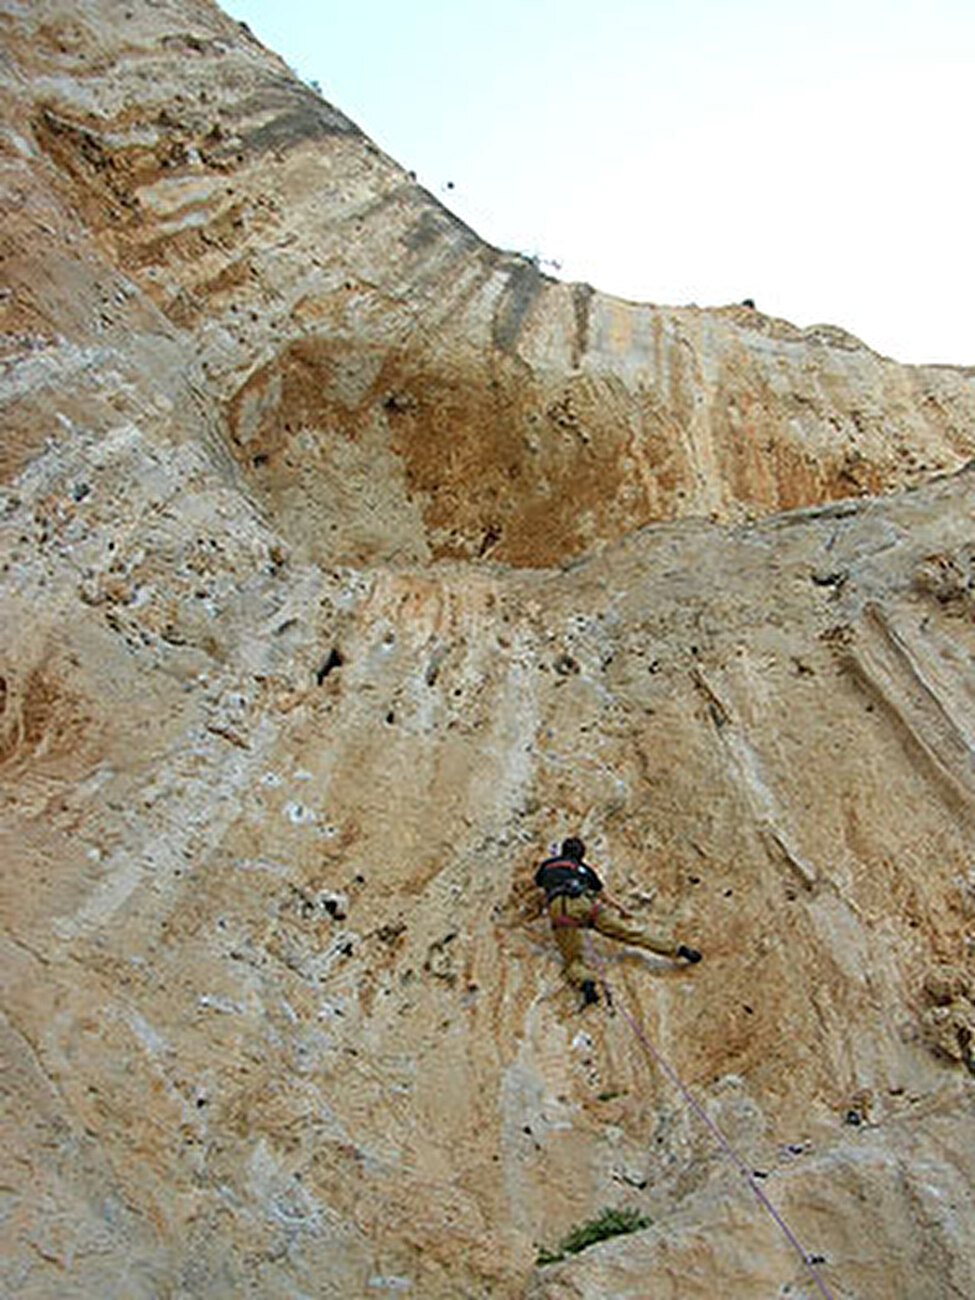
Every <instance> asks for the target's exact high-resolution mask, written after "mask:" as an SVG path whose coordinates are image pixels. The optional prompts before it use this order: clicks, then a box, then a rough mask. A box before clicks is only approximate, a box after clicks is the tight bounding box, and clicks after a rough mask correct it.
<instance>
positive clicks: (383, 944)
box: [0, 0, 975, 1300]
mask: <svg viewBox="0 0 975 1300" xmlns="http://www.w3.org/2000/svg"><path fill="white" fill-rule="evenodd" d="M0 48H2V58H0V98H2V128H0V186H2V202H3V211H4V221H3V227H2V232H0V272H2V284H3V287H2V289H0V330H2V335H0V346H2V355H0V400H2V403H3V411H4V420H3V441H2V447H0V480H2V497H0V538H2V542H0V571H2V588H0V613H2V629H3V635H2V643H0V837H2V864H3V871H2V912H0V957H2V978H3V1014H2V1017H0V1035H2V1065H3V1071H2V1074H0V1086H2V1097H3V1114H4V1119H3V1134H2V1136H3V1151H4V1161H3V1164H4V1171H3V1177H2V1181H0V1208H2V1216H0V1224H2V1226H0V1243H2V1245H0V1289H2V1290H3V1292H4V1293H5V1294H8V1295H11V1296H13V1295H16V1296H18V1297H21V1298H23V1300H41V1298H42V1297H43V1298H47V1297H52V1296H59V1297H74V1296H77V1297H99V1298H103V1297H104V1298H106V1300H107V1298H110V1297H118V1298H119V1300H121V1298H122V1297H125V1298H126V1300H130V1298H134V1297H146V1298H149V1297H153V1298H155V1297H170V1296H171V1297H224V1296H226V1297H230V1296H261V1297H282V1298H283V1297H302V1296H306V1297H311V1296H314V1297H343V1298H346V1297H359V1296H362V1297H369V1296H381V1295H385V1294H397V1295H398V1294H404V1295H410V1296H416V1297H422V1298H423V1300H440V1298H441V1297H442V1298H443V1300H456V1298H457V1297H471V1298H472V1300H473V1298H475V1297H476V1298H477V1300H481V1298H482V1297H516V1296H517V1297H526V1298H528V1297H531V1298H532V1300H569V1298H579V1300H596V1298H597V1297H610V1296H611V1297H621V1298H623V1297H632V1298H634V1300H635V1298H636V1297H641V1298H643V1297H653V1298H654V1300H671V1298H676V1297H680V1300H693V1298H694V1297H701V1298H702V1300H703V1297H709V1298H711V1297H715V1296H720V1297H735V1298H736V1300H752V1298H754V1300H759V1298H761V1300H768V1298H769V1297H773V1296H776V1297H786V1296H788V1297H791V1300H798V1298H799V1297H807V1298H808V1297H811V1296H813V1295H819V1294H821V1293H823V1292H824V1289H825V1293H826V1294H829V1295H832V1296H833V1297H835V1298H836V1300H840V1297H843V1298H844V1300H854V1297H855V1298H856V1300H892V1298H893V1297H899V1298H905V1300H906V1298H907V1297H910V1300H944V1298H945V1297H949V1296H958V1297H964V1296H971V1295H972V1294H975V1260H973V1254H972V1249H971V1242H972V1239H973V1236H975V1211H973V1205H972V1198H971V1187H972V1182H973V1179H975V1154H973V1153H975V1127H973V1097H975V1091H973V1089H975V1079H973V1077H972V1074H973V1070H975V1062H973V1055H972V1030H973V1027H975V1002H973V997H975V865H973V823H975V756H973V753H975V751H973V745H975V690H973V686H972V658H973V654H975V629H973V618H975V530H973V509H972V499H973V498H972V491H973V484H975V479H973V474H975V471H973V469H972V468H970V467H969V462H970V458H971V457H972V455H973V451H975V371H973V370H963V369H958V368H949V367H934V366H929V367H909V366H902V365H898V364H896V363H895V362H893V361H891V360H888V359H886V358H884V357H881V356H878V355H877V354H876V353H874V352H872V351H871V350H870V349H869V348H868V347H866V346H865V345H864V344H862V343H860V342H859V341H858V340H856V339H854V338H851V337H850V336H849V335H847V334H845V333H843V332H842V331H841V330H838V329H834V328H829V327H825V326H823V327H815V328H812V329H806V330H800V329H796V328H794V327H793V326H791V325H788V324H787V323H785V322H784V321H780V320H773V319H770V318H768V317H766V316H764V315H762V314H761V313H760V312H757V311H753V310H750V309H747V308H745V307H727V308H721V309H716V310H700V309H697V308H662V307H656V306H649V305H638V304H633V303H628V302H622V301H620V300H618V299H614V298H609V297H606V296H604V295H601V294H599V293H597V292H595V291H594V290H592V289H590V288H589V287H588V286H586V285H578V284H576V285H569V284H562V283H559V282H557V281H555V280H552V279H549V278H548V277H546V276H545V275H542V274H540V273H539V271H538V269H537V268H536V267H535V266H534V265H532V264H531V263H530V262H528V261H526V260H525V259H524V258H521V257H518V256H515V255H514V254H510V253H503V252H499V251H498V250H496V249H493V248H490V247H488V246H487V245H486V244H484V243H483V242H482V241H481V240H480V239H479V238H478V237H477V236H476V235H475V234H474V233H473V232H471V231H470V230H469V229H467V228H466V227H465V226H464V225H462V224H461V223H460V222H459V221H458V220H457V219H456V218H455V217H453V216H452V215H451V214H450V213H449V212H448V211H447V210H445V209H444V208H443V207H442V206H440V205H439V204H438V203H437V202H436V201H435V200H434V199H433V198H431V196H430V195H429V194H427V193H426V192H425V191H424V190H423V189H422V188H420V187H419V186H418V185H417V184H416V183H414V182H413V181H412V180H411V179H410V178H409V176H408V175H407V174H406V173H405V172H404V171H403V170H402V169H401V168H400V167H399V166H398V165H397V164H395V163H394V162H393V161H391V160H390V159H389V158H387V157H385V156H384V155H383V154H382V153H381V152H380V151H379V149H377V148H376V146H375V145H374V144H373V143H372V142H371V141H370V140H368V139H367V138H366V137H365V136H364V135H363V134H362V133H361V132H360V131H359V130H357V128H356V127H355V126H354V125H353V123H351V122H350V121H349V120H348V119H347V118H345V117H344V116H343V115H342V113H341V112H339V111H338V110H337V109H335V108H333V107H331V106H330V105H329V104H328V103H326V102H325V101H324V100H323V99H322V98H321V97H320V96H319V95H318V94H316V93H314V92H313V91H312V90H311V89H309V88H308V87H306V86H305V85H303V84H302V83H301V82H300V81H298V80H297V79H296V78H295V77H294V76H292V75H291V74H290V73H289V71H288V69H287V68H286V67H285V66H284V64H283V63H282V62H281V61H280V60H279V59H278V58H276V57H275V56H274V55H273V54H271V53H270V52H269V51H267V50H266V49H264V48H263V47H262V46H261V45H260V44H259V43H258V42H257V41H256V40H255V39H254V38H253V36H252V35H251V34H250V33H249V32H248V31H247V30H246V28H243V27H241V26H240V25H238V24H236V23H234V22H232V21H231V20H230V19H229V18H228V17H226V16H225V15H224V14H222V13H221V12H220V11H219V10H218V9H217V8H216V7H214V6H213V5H212V4H211V3H209V0H75V3H72V4H70V5H69V4H65V3H63V0H62V2H61V3H55V2H54V0H30V3H26V2H24V0H0ZM568 833H581V834H583V835H584V836H585V838H586V839H587V840H588V841H589V843H590V848H591V857H592V860H593V861H594V862H595V863H596V864H597V865H598V866H599V867H600V868H601V869H602V870H603V871H604V872H605V875H606V878H607V881H608V883H609V885H610V887H611V889H612V890H613V892H614V893H615V894H616V895H617V896H618V897H620V898H621V899H622V900H623V901H624V902H625V903H626V904H627V905H628V906H629V907H631V908H632V909H633V910H636V911H638V912H639V913H640V914H641V915H644V916H647V917H650V916H652V917H654V918H655V919H656V920H657V921H658V922H659V923H660V924H661V925H669V926H670V927H672V929H673V930H674V932H675V933H677V934H678V935H679V936H681V937H683V938H685V939H686V940H687V941H688V942H693V943H696V944H699V945H700V947H701V948H702V949H703V950H704V953H705V960H704V961H703V963H702V964H701V965H700V966H697V967H694V968H693V969H687V968H683V969H682V968H678V967H676V966H672V965H671V964H670V963H667V962H665V961H656V960H653V959H650V958H647V957H646V956H644V955H641V954H639V953H636V952H633V951H629V950H626V949H622V948H619V947H613V946H612V945H609V944H607V943H605V942H603V941H600V940H594V941H593V948H594V950H595V951H596V952H597V953H598V954H599V955H600V957H601V960H602V961H603V963H604V965H603V970H604V972H605V974H606V978H607V980H608V983H609V985H610V987H611V989H612V993H613V1005H612V1006H611V1007H609V1006H606V1005H605V1003H604V1004H603V1005H601V1006H600V1007H599V1008H598V1009H591V1010H589V1011H587V1012H586V1013H585V1014H584V1015H583V1014H580V1012H579V1010H578V1000H577V997H576V995H575V994H574V993H573V992H571V991H570V990H569V989H567V988H566V987H565V984H564V982H563V980H562V978H561V973H560V970H559V965H558V961H557V958H556V955H555V950H554V945H553V943H552V941H551V937H550V936H549V934H548V933H547V929H546V924H545V922H544V920H543V919H538V918H537V917H533V915H532V908H531V902H532V895H533V891H532V889H531V887H530V884H529V882H530V878H531V872H532V870H533V867H534V865H535V863H536V862H537V861H538V858H539V857H540V856H541V855H542V854H543V853H545V852H546V851H547V849H548V846H549V845H550V844H551V843H552V842H553V840H555V839H557V838H558V837H560V836H562V835H563V834H568ZM633 1023H635V1024H636V1025H637V1026H639V1027H640V1029H641V1032H642V1033H643V1034H645V1035H646V1036H647V1039H648V1041H649V1042H650V1043H651V1044H652V1045H653V1048H654V1049H655V1050H656V1051H657V1052H659V1053H661V1054H662V1057H663V1059H664V1060H665V1061H666V1062H667V1064H668V1065H669V1066H670V1067H671V1068H672V1069H674V1070H676V1072H677V1074H678V1076H679V1077H680V1079H681V1080H683V1081H684V1083H685V1084H686V1086H687V1087H688V1088H689V1089H690V1092H691V1094H692V1095H693V1096H694V1098H695V1099H697V1101H698V1102H699V1104H700V1105H701V1106H702V1107H703V1108H704V1110H705V1111H706V1113H707V1115H708V1116H709V1117H710V1118H711V1119H712V1120H713V1121H714V1122H716V1123H717V1124H718V1126H719V1128H720V1130H721V1131H722V1133H723V1134H725V1135H726V1137H727V1139H728V1140H729V1141H730V1143H731V1145H732V1147H733V1148H734V1150H735V1151H736V1153H737V1154H738V1155H739V1156H740V1158H741V1159H742V1160H743V1161H744V1162H745V1163H746V1165H747V1167H748V1169H749V1170H752V1171H755V1172H754V1174H753V1185H754V1186H760V1187H761V1189H762V1190H763V1191H764V1192H765V1194H766V1195H767V1196H768V1198H769V1200H770V1201H771V1202H772V1203H773V1204H774V1206H775V1207H776V1208H777V1210H778V1211H779V1212H780V1213H781V1214H782V1215H783V1216H784V1217H785V1220H786V1221H787V1223H788V1225H789V1226H790V1228H791V1229H792V1231H793V1232H794V1233H795V1234H796V1235H797V1237H798V1239H799V1241H800V1242H801V1248H802V1249H803V1250H805V1251H807V1252H808V1253H809V1256H810V1264H811V1267H809V1266H807V1265H806V1264H804V1263H803V1260H802V1259H800V1257H799V1255H798V1254H797V1253H796V1251H795V1250H794V1249H793V1247H792V1245H790V1243H789V1241H788V1240H787V1239H786V1238H785V1236H784V1235H783V1234H782V1232H781V1231H780V1230H779V1229H778V1227H777V1226H776V1224H775V1222H774V1221H773V1220H772V1218H771V1217H770V1216H769V1214H768V1213H767V1212H766V1210H765V1209H764V1208H763V1206H762V1205H761V1204H760V1203H759V1201H758V1200H757V1199H756V1197H755V1195H754V1194H753V1190H752V1187H750V1186H749V1184H748V1183H747V1182H746V1181H745V1180H744V1179H743V1178H742V1176H741V1174H740V1172H739V1171H738V1170H737V1169H736V1167H735V1166H734V1165H733V1164H732V1163H731V1161H730V1160H729V1159H728V1158H727V1156H726V1153H725V1152H724V1151H723V1150H722V1149H721V1148H720V1147H719V1146H718V1145H717V1144H716V1142H715V1140H714V1138H713V1135H712V1134H711V1132H710V1131H709V1130H708V1128H707V1127H706V1126H705V1125H704V1124H703V1123H702V1122H701V1120H700V1118H699V1116H697V1115H696V1114H695V1113H694V1112H693V1110H692V1109H690V1108H689V1106H688V1105H687V1104H686V1102H685V1099H684V1098H683V1096H682V1095H681V1093H680V1092H679V1091H678V1090H677V1088H676V1087H675V1086H674V1084H673V1082H672V1081H671V1079H670V1078H669V1077H668V1076H667V1074H666V1073H665V1072H664V1071H663V1070H662V1069H661V1068H659V1067H658V1064H657V1062H656V1060H655V1059H654V1057H653V1056H652V1054H651V1053H649V1052H648V1051H647V1049H646V1048H645V1046H644V1045H643V1044H642V1043H641V1041H640V1040H639V1038H638V1037H637V1036H636V1035H635V1033H634V1032H633V1031H632V1025H633ZM755 1180H758V1181H755ZM606 1207H611V1208H616V1209H618V1210H620V1211H632V1212H633V1214H634V1215H635V1216H638V1217H637V1218H635V1219H634V1222H638V1223H641V1224H643V1225H644V1226H642V1227H640V1228H639V1229H638V1230H637V1231H633V1232H628V1233H626V1234H625V1235H620V1236H616V1237H613V1238H612V1239H610V1240H606V1241H603V1242H600V1243H598V1244H595V1245H591V1246H590V1247H589V1248H588V1249H586V1250H584V1251H582V1252H581V1253H578V1254H569V1255H567V1256H565V1257H564V1258H562V1259H560V1260H558V1261H557V1262H554V1263H549V1264H540V1263H537V1262H536V1261H537V1260H538V1259H539V1257H540V1253H541V1252H548V1253H547V1254H545V1253H541V1258H543V1259H546V1258H550V1257H551V1255H552V1254H558V1250H557V1247H558V1245H559V1243H560V1242H561V1241H562V1240H563V1239H564V1238H565V1237H566V1235H567V1234H568V1233H569V1231H570V1230H571V1229H572V1228H574V1227H577V1226H578V1225H580V1224H583V1223H586V1222H588V1221H590V1220H592V1219H593V1218H595V1217H596V1216H597V1215H598V1214H599V1212H600V1211H601V1210H602V1209H604V1208H606ZM811 1268H814V1269H815V1270H816V1271H815V1274H814V1273H813V1272H812V1271H811Z"/></svg>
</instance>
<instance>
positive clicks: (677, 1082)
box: [596, 957, 834, 1300]
mask: <svg viewBox="0 0 975 1300" xmlns="http://www.w3.org/2000/svg"><path fill="white" fill-rule="evenodd" d="M596 960H597V961H598V962H599V964H600V965H602V964H603V963H602V959H601V958H599V957H597V958H596ZM600 983H601V984H602V986H603V992H604V994H605V995H606V997H607V1001H609V1000H610V997H611V991H610V987H609V984H608V983H607V982H606V977H605V976H604V975H601V976H600ZM614 1005H615V1004H614ZM620 1010H621V1011H622V1013H623V1018H624V1020H626V1022H627V1023H628V1024H629V1026H630V1028H631V1029H632V1030H633V1032H634V1033H635V1034H636V1036H637V1038H638V1039H639V1040H640V1042H641V1043H642V1044H643V1046H644V1047H645V1048H646V1049H647V1051H648V1052H649V1053H650V1055H651V1056H652V1057H653V1059H654V1061H655V1062H656V1063H657V1065H658V1066H659V1067H660V1069H661V1070H662V1071H663V1072H664V1074H665V1075H666V1076H667V1078H668V1079H669V1080H670V1081H671V1083H672V1084H673V1085H674V1086H675V1087H676V1088H677V1089H678V1091H679V1092H680V1094H681V1096H682V1097H683V1098H684V1100H685V1101H686V1102H687V1104H688V1106H690V1108H691V1110H693V1112H694V1114H695V1115H697V1116H698V1118H699V1119H701V1120H702V1121H703V1122H704V1124H705V1125H706V1126H707V1127H708V1129H709V1130H710V1132H711V1134H712V1135H713V1137H714V1138H715V1140H716V1141H717V1143H718V1145H719V1146H720V1147H721V1149H722V1151H724V1153H725V1155H727V1156H728V1158H729V1159H730V1160H731V1162H732V1164H734V1165H735V1167H736V1168H737V1169H738V1171H739V1172H740V1173H741V1174H743V1175H744V1178H745V1181H746V1182H747V1183H748V1186H749V1187H750V1188H751V1189H752V1191H753V1192H754V1193H755V1195H756V1196H757V1198H758V1200H759V1202H760V1203H761V1204H762V1205H763V1206H764V1207H765V1209H766V1210H768V1212H769V1214H770V1215H771V1216H772V1218H773V1219H774V1220H775V1222H776V1223H777V1224H778V1226H779V1228H780V1229H781V1230H782V1233H783V1235H784V1236H785V1239H786V1240H787V1241H788V1242H789V1244H790V1245H791V1246H792V1247H793V1249H794V1250H795V1252H796V1254H797V1255H798V1256H799V1258H800V1259H801V1260H802V1262H803V1264H804V1265H805V1266H806V1268H807V1269H808V1270H809V1274H810V1276H811V1277H812V1280H813V1281H814V1282H815V1283H816V1286H817V1287H818V1288H819V1291H820V1294H821V1295H822V1296H823V1297H824V1300H834V1296H833V1294H832V1292H831V1291H830V1290H829V1288H828V1287H827V1285H826V1283H825V1282H824V1281H823V1279H822V1278H821V1277H820V1276H819V1274H818V1273H817V1271H816V1267H815V1265H814V1264H813V1263H812V1260H811V1259H810V1257H809V1255H807V1253H806V1251H805V1250H804V1249H803V1246H802V1243H801V1242H800V1240H799V1238H798V1237H797V1236H796V1234H795V1233H794V1232H793V1231H792V1229H791V1228H790V1227H789V1225H788V1224H787V1223H786V1221H785V1219H784V1218H783V1217H782V1215H781V1214H780V1213H779V1211H778V1210H777V1209H776V1208H775V1206H774V1205H773V1204H772V1202H771V1201H770V1200H769V1198H768V1197H767V1196H766V1195H765V1193H764V1192H763V1191H762V1189H761V1187H759V1185H758V1183H757V1182H756V1181H755V1178H754V1175H753V1174H752V1171H751V1170H750V1169H749V1168H748V1166H747V1165H746V1164H745V1162H744V1161H743V1160H742V1158H741V1157H740V1156H739V1155H738V1153H737V1152H736V1151H735V1149H734V1147H733V1146H732V1145H731V1143H730V1142H729V1141H728V1139H727V1138H726V1137H725V1135H724V1134H723V1133H722V1132H721V1130H720V1129H719V1128H718V1126H717V1124H716V1123H715V1122H714V1120H713V1119H712V1118H711V1116H710V1115H709V1114H708V1113H707V1111H706V1110H705V1109H704V1107H703V1106H702V1105H701V1103H700V1102H699V1101H698V1100H697V1098H696V1097H695V1096H694V1094H693V1093H692V1092H691V1091H690V1089H689V1088H687V1087H686V1085H685V1084H684V1082H683V1080H682V1079H681V1078H680V1076H679V1075H678V1073H677V1071H676V1070H674V1069H673V1068H672V1067H671V1066H670V1065H669V1064H668V1063H667V1061H665V1060H664V1058H663V1057H662V1056H661V1055H660V1053H659V1052H658V1051H657V1049H656V1047H654V1045H653V1043H652V1042H651V1041H650V1039H649V1037H648V1036H647V1034H646V1033H644V1030H643V1027H642V1026H641V1025H640V1022H639V1021H638V1020H637V1019H636V1018H635V1017H634V1016H632V1015H631V1014H630V1013H629V1011H627V1009H626V1007H624V1006H623V1005H622V1004H620Z"/></svg>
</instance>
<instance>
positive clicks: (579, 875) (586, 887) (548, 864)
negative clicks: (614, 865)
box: [535, 858, 603, 903]
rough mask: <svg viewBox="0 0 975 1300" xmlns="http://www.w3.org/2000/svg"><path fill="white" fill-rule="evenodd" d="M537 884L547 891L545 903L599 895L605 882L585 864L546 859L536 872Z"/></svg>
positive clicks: (570, 859)
mask: <svg viewBox="0 0 975 1300" xmlns="http://www.w3.org/2000/svg"><path fill="white" fill-rule="evenodd" d="M535 884H536V885H538V887H539V889H544V890H545V901H546V903H551V901H552V899H553V898H559V897H560V896H562V895H565V896H566V897H568V898H577V897H578V896H579V895H580V894H583V893H586V892H588V893H590V894H598V893H599V892H600V891H601V890H602V887H603V882H602V881H601V880H600V879H599V877H598V876H597V875H596V873H595V871H593V869H592V867H590V866H587V865H586V863H585V862H575V861H573V859H572V858H546V859H545V861H544V862H543V863H542V865H541V866H540V867H539V868H538V870H537V871H536V872H535Z"/></svg>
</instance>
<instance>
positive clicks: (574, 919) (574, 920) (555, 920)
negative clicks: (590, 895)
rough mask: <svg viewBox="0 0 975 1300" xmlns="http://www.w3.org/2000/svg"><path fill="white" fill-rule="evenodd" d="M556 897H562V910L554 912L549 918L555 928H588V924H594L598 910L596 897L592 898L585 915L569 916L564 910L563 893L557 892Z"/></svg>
mask: <svg viewBox="0 0 975 1300" xmlns="http://www.w3.org/2000/svg"><path fill="white" fill-rule="evenodd" d="M556 897H557V898H561V899H562V911H561V912H556V914H555V915H554V916H553V917H552V918H551V920H552V924H553V925H554V926H555V927H556V929H559V930H561V929H564V928H566V927H568V928H569V929H572V930H585V929H588V927H589V926H591V925H594V924H595V922H596V916H597V914H598V912H599V899H598V898H594V899H593V904H592V907H591V908H590V909H589V911H588V912H587V913H586V915H585V916H570V915H569V914H568V912H567V911H566V910H565V898H566V896H565V894H557V895H556Z"/></svg>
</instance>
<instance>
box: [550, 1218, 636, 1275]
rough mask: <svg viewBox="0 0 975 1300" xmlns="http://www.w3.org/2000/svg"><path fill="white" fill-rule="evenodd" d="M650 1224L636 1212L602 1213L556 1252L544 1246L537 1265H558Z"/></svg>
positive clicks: (580, 1226) (574, 1231) (579, 1227)
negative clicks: (603, 1242) (570, 1256)
mask: <svg viewBox="0 0 975 1300" xmlns="http://www.w3.org/2000/svg"><path fill="white" fill-rule="evenodd" d="M649 1227H650V1220H649V1219H648V1218H647V1217H646V1215H643V1214H640V1213H639V1212H638V1211H637V1210H612V1209H608V1208H607V1209H605V1210H600V1212H599V1214H597V1215H596V1217H595V1219H589V1220H587V1222H585V1223H580V1224H577V1225H576V1227H574V1228H573V1229H572V1231H571V1232H570V1233H569V1234H568V1236H566V1237H563V1239H562V1241H561V1242H560V1243H559V1246H558V1249H557V1250H549V1249H548V1248H547V1247H546V1246H543V1247H542V1248H541V1250H540V1251H539V1252H538V1257H537V1258H536V1260H535V1263H536V1264H538V1265H544V1264H557V1263H558V1262H559V1260H560V1259H565V1257H566V1255H578V1253H579V1251H580V1250H585V1249H586V1248H587V1247H588V1246H595V1244H596V1242H597V1241H606V1240H607V1239H608V1238H610V1237H621V1236H623V1235H624V1234H625V1233H627V1232H639V1231H640V1229H641V1228H649Z"/></svg>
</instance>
